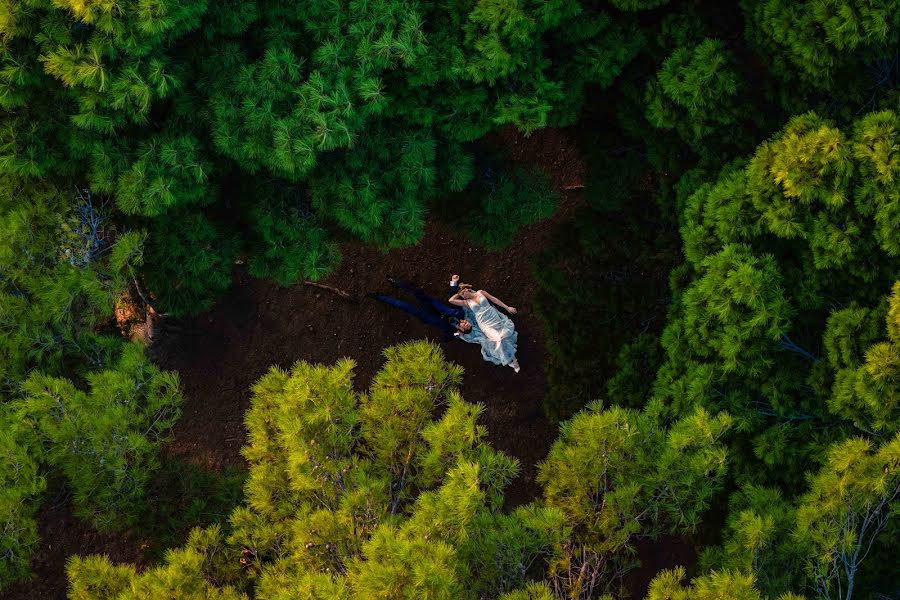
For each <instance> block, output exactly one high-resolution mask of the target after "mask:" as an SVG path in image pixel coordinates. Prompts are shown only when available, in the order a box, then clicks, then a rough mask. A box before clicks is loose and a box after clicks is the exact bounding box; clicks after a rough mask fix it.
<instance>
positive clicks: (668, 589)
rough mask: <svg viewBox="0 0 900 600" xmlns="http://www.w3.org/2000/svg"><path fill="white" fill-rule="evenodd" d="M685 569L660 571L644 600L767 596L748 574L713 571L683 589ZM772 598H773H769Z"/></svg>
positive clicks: (756, 599)
mask: <svg viewBox="0 0 900 600" xmlns="http://www.w3.org/2000/svg"><path fill="white" fill-rule="evenodd" d="M684 574H685V571H684V568H683V567H677V568H675V569H672V570H670V571H662V572H660V573H659V574H658V575H657V576H656V577H654V579H653V581H652V582H651V583H650V589H649V590H647V595H646V597H645V598H646V600H764V599H765V598H766V597H767V596H764V595H763V594H761V593H760V592H759V591H758V590H757V589H756V588H755V587H754V583H755V581H754V576H753V574H752V573H751V572H741V571H718V572H717V571H713V572H712V573H710V574H709V575H703V576H701V577H697V578H695V579H692V580H691V582H690V584H689V585H688V586H687V587H685V586H684V584H683V583H682V580H683V579H684ZM771 597H772V598H774V596H771ZM778 600H803V596H798V595H796V594H792V593H786V594H782V595H780V596H778Z"/></svg>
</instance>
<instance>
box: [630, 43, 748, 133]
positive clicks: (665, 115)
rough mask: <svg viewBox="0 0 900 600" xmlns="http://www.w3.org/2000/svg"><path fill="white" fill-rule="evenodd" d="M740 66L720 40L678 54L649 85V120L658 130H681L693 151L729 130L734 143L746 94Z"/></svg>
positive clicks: (675, 53)
mask: <svg viewBox="0 0 900 600" xmlns="http://www.w3.org/2000/svg"><path fill="white" fill-rule="evenodd" d="M734 62H735V58H734V55H733V54H732V53H731V51H730V50H728V48H727V47H726V46H725V43H724V42H722V41H721V40H717V39H711V38H707V39H705V40H703V42H701V43H700V44H698V45H697V46H696V47H693V48H688V47H680V48H678V49H676V50H675V51H674V52H673V53H672V54H671V56H669V58H667V59H666V61H665V62H664V63H663V65H662V68H661V69H660V71H659V73H658V74H657V78H656V79H655V80H653V81H651V82H650V83H649V84H648V85H647V91H646V101H645V102H646V106H647V108H646V111H647V120H648V121H650V123H651V124H652V125H654V126H655V127H659V128H662V129H675V130H676V131H677V132H678V134H679V135H680V136H681V137H682V139H684V141H685V142H687V143H688V144H690V145H693V146H699V145H700V144H701V142H702V140H704V138H707V137H709V136H710V135H712V134H717V133H718V134H719V136H720V137H722V135H721V132H722V131H724V130H725V128H728V129H729V130H730V133H731V134H732V135H729V136H728V137H731V138H732V139H733V132H734V129H735V128H734V127H733V125H735V124H736V123H737V122H738V120H739V118H740V108H741V107H740V105H739V98H740V95H741V92H742V89H741V84H742V80H741V78H740V76H739V75H738V74H737V73H736V72H735V68H734Z"/></svg>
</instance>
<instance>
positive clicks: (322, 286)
mask: <svg viewBox="0 0 900 600" xmlns="http://www.w3.org/2000/svg"><path fill="white" fill-rule="evenodd" d="M303 283H305V284H306V285H311V286H313V287H317V288H319V289H323V290H328V291H329V292H331V293H332V294H337V295H338V296H340V297H341V298H346V299H347V300H353V296H351V295H350V293H349V292H345V291H344V290H342V289H338V288H336V287H333V286H330V285H325V284H324V283H316V282H315V281H309V280H307V281H304V282H303Z"/></svg>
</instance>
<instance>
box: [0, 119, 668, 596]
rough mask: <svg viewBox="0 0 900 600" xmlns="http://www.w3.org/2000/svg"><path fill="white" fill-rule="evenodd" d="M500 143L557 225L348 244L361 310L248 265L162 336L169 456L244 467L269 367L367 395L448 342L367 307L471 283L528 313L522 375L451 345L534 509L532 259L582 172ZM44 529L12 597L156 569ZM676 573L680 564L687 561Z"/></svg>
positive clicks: (137, 554) (507, 139)
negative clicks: (409, 285) (343, 364)
mask: <svg viewBox="0 0 900 600" xmlns="http://www.w3.org/2000/svg"><path fill="white" fill-rule="evenodd" d="M490 140H491V141H492V142H493V143H496V144H498V145H502V146H503V147H504V148H505V149H506V150H507V152H508V154H509V155H510V157H511V159H512V160H514V161H515V162H517V163H519V164H521V165H523V166H526V167H528V168H543V169H545V170H546V171H547V172H548V173H549V174H550V175H551V177H552V179H553V181H554V183H555V185H556V186H557V187H558V188H560V189H562V190H564V200H563V203H562V206H561V207H560V210H559V211H558V213H557V215H556V216H555V217H554V219H552V220H551V221H547V222H544V223H540V224H537V225H534V226H532V227H529V228H526V229H525V230H524V231H522V232H521V234H520V235H519V236H518V237H517V239H516V240H515V242H514V243H513V244H512V245H511V246H510V247H509V248H507V249H506V250H503V251H500V252H487V251H485V250H483V249H481V248H479V247H476V246H474V245H473V244H471V243H469V242H468V241H466V239H465V238H464V237H463V236H462V235H460V234H459V233H458V232H455V231H452V230H449V229H448V228H446V227H445V226H443V225H440V224H438V223H430V224H429V225H428V227H427V229H426V233H425V237H424V239H423V240H422V242H421V243H420V244H419V245H417V246H415V247H412V248H406V249H402V250H395V251H391V252H388V253H386V254H384V253H380V252H379V251H378V250H376V249H373V248H370V247H367V246H364V245H362V244H359V243H349V244H345V245H344V246H343V247H342V254H343V261H342V264H341V266H340V268H339V269H338V270H337V271H336V272H335V273H333V274H332V275H331V276H330V277H328V278H327V279H326V280H324V281H323V282H322V283H325V284H328V285H331V286H334V287H337V288H340V289H343V290H346V291H348V292H350V294H351V295H352V296H353V299H352V300H347V299H344V298H341V297H340V296H338V295H336V294H333V293H331V292H329V291H326V290H323V289H319V288H315V287H310V286H305V285H296V286H293V287H291V288H280V287H278V286H277V285H275V284H274V283H272V282H269V281H261V280H256V279H253V278H251V277H249V275H247V273H246V271H245V270H244V269H243V268H242V267H238V268H237V269H236V270H235V278H234V285H233V288H232V289H231V291H230V293H229V294H228V296H227V297H226V298H224V299H223V300H222V301H221V302H220V303H219V304H218V306H217V307H216V308H215V309H214V310H212V311H211V312H209V313H206V314H203V315H201V316H199V317H196V318H192V319H188V320H184V321H179V322H171V321H169V322H165V323H163V324H162V326H161V327H160V331H159V332H158V333H157V337H156V342H155V344H154V346H153V349H152V353H153V356H154V357H155V360H156V361H157V362H158V363H159V364H160V366H162V367H163V368H166V369H172V370H175V371H177V372H178V373H179V374H180V377H181V382H182V386H183V389H184V392H185V402H184V405H183V415H182V417H181V419H180V420H179V422H178V424H177V425H176V426H175V430H174V436H173V441H172V442H171V443H170V444H168V446H167V447H166V448H165V450H164V452H165V453H166V454H167V455H168V456H169V457H170V458H176V459H181V460H185V461H188V462H192V463H195V464H198V465H201V466H204V467H208V468H211V469H214V470H220V469H222V468H223V467H225V466H228V465H237V466H241V465H244V462H243V458H242V457H241V455H240V452H239V451H240V448H241V446H242V445H243V444H244V441H245V430H244V425H243V418H244V412H245V411H246V410H247V408H248V406H249V402H250V387H251V385H252V384H253V383H254V382H255V381H256V380H257V379H258V378H259V377H260V376H261V375H263V374H264V373H265V372H266V370H268V369H269V367H271V366H272V365H280V366H282V367H289V366H290V365H291V364H293V363H294V362H295V361H297V360H306V361H310V362H319V363H324V364H331V363H334V362H335V361H336V360H338V359H339V358H342V357H346V356H349V357H352V358H353V359H354V360H355V361H356V362H357V368H356V379H355V382H356V386H357V388H359V389H365V388H366V387H367V386H368V384H369V382H370V381H371V379H372V377H373V376H374V375H375V373H376V372H377V371H378V369H380V368H381V366H382V363H383V357H382V350H383V349H384V348H385V347H387V346H390V345H393V344H397V343H401V342H404V341H408V340H414V339H422V338H429V339H436V331H434V330H432V329H431V328H429V327H427V326H425V325H422V324H421V323H419V322H418V321H417V320H415V319H414V318H412V317H408V316H407V315H405V314H404V313H401V312H400V311H397V310H395V309H392V308H391V307H388V306H385V305H383V304H380V303H378V302H375V301H373V300H369V299H366V298H365V297H364V295H365V294H366V293H367V292H370V291H378V292H384V293H394V290H393V288H392V287H391V286H390V284H388V283H387V281H386V276H387V275H389V274H390V275H395V276H397V277H401V278H405V279H408V280H410V281H413V282H416V283H418V284H420V285H421V286H422V287H424V288H425V289H426V290H427V291H429V292H431V293H433V294H434V295H437V296H445V295H446V293H447V292H446V290H447V281H448V279H449V276H450V274H451V273H460V274H461V275H462V278H463V280H464V281H467V282H470V283H472V284H473V285H475V286H476V287H482V288H485V289H487V290H489V291H490V292H491V293H493V294H494V295H496V296H498V297H499V298H501V299H503V300H504V301H505V302H507V303H509V304H511V305H512V306H515V307H517V308H518V314H517V315H516V316H515V317H514V320H515V323H516V327H517V329H518V331H519V352H518V356H519V360H520V363H521V365H522V371H521V373H519V374H516V373H514V372H513V371H512V369H510V368H504V367H498V366H495V365H492V364H489V363H486V362H484V361H483V360H482V359H481V355H480V352H479V350H478V348H477V347H476V346H472V345H470V344H465V343H463V342H458V341H453V342H450V343H446V344H444V346H443V347H444V350H445V353H446V355H447V357H448V358H449V359H450V360H452V361H453V362H456V363H458V364H460V365H462V366H463V368H464V369H465V375H464V378H463V389H462V391H463V396H464V397H465V398H466V399H468V400H469V401H472V402H481V403H483V404H484V405H485V407H486V409H485V412H484V414H483V417H482V419H481V423H482V424H483V425H485V426H486V427H487V430H488V432H489V440H490V442H491V443H492V444H493V446H494V447H495V448H497V449H500V450H503V451H504V452H507V453H508V454H510V455H512V456H515V457H517V458H518V459H519V460H520V462H521V465H522V472H521V475H520V476H519V478H518V479H517V480H516V481H514V482H513V483H512V485H511V486H510V488H509V490H508V491H507V501H508V503H509V504H510V505H518V504H521V503H525V502H527V501H529V500H531V499H533V498H535V497H536V496H537V495H538V493H539V486H538V485H537V484H536V482H535V474H536V465H537V463H538V462H540V461H541V460H542V459H543V458H544V457H545V456H546V454H547V451H548V449H549V447H550V445H551V443H552V442H553V440H554V438H555V437H556V433H557V428H556V427H555V426H554V425H553V424H551V423H550V422H548V421H547V419H546V418H545V416H544V415H543V412H542V400H543V397H544V395H545V391H546V377H545V373H544V364H545V362H546V355H545V350H544V345H543V332H542V330H541V325H540V323H539V321H538V319H537V317H536V315H535V314H534V312H533V311H532V306H531V294H532V293H533V290H534V279H533V277H532V273H531V260H530V259H531V257H532V256H533V255H534V254H535V253H537V252H539V251H540V250H541V248H542V247H543V246H544V244H545V242H546V240H547V239H548V236H549V235H550V234H551V232H552V230H553V228H554V225H555V223H558V222H560V221H562V220H564V219H566V218H569V217H571V215H572V213H573V212H574V209H575V208H576V207H577V206H578V204H579V203H580V202H581V192H580V186H581V184H582V183H583V178H584V165H583V163H582V161H581V159H580V157H579V154H578V151H577V148H576V147H575V145H574V144H573V143H572V141H571V138H570V137H569V135H568V134H567V133H566V132H564V131H558V130H545V131H539V132H536V133H535V134H534V135H532V136H531V137H529V138H524V137H522V136H520V135H519V134H517V133H516V132H515V131H514V130H511V129H506V130H502V131H500V132H498V133H496V134H494V135H493V136H491V138H490ZM39 522H40V535H41V544H40V547H39V549H38V551H37V553H36V554H35V556H34V559H33V561H32V563H33V570H34V571H35V573H36V578H35V579H34V580H32V581H30V582H26V583H23V584H20V585H17V586H13V587H12V588H11V589H9V590H7V592H6V593H5V594H2V597H3V598H10V599H12V598H64V597H65V586H66V581H65V573H64V565H65V560H66V558H67V557H68V556H69V555H71V554H73V553H79V554H91V553H106V554H109V555H110V557H111V558H112V559H113V561H115V562H130V563H133V564H138V565H140V564H142V563H143V562H144V557H143V554H142V546H146V544H145V541H143V540H141V539H140V538H139V536H138V535H136V534H134V533H124V534H120V535H117V536H110V535H101V534H98V533H97V532H95V531H94V530H93V529H92V528H91V527H90V526H88V525H86V524H85V523H83V522H81V521H79V520H78V519H76V518H75V517H74V516H73V515H72V512H71V506H70V505H69V504H68V503H66V502H62V503H57V505H56V506H54V507H49V508H45V509H44V510H42V511H41V513H40V514H39ZM657 550H660V551H661V550H663V549H662V548H658V549H657ZM642 554H643V553H642ZM678 554H679V555H681V556H682V557H683V556H684V553H683V552H679V553H678ZM651 561H652V560H651ZM652 562H655V561H652ZM664 562H666V563H667V564H666V565H664V566H671V564H677V563H678V562H679V561H676V562H675V563H671V562H670V561H669V560H666V561H664ZM680 562H682V563H683V562H684V561H683V560H682V561H680ZM644 585H646V584H644ZM641 587H642V586H640V585H638V587H637V588H636V589H641Z"/></svg>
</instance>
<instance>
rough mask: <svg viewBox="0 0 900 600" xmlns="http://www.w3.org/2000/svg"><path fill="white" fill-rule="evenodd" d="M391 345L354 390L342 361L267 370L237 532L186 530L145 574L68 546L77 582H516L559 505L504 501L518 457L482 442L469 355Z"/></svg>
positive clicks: (287, 586)
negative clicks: (469, 393)
mask: <svg viewBox="0 0 900 600" xmlns="http://www.w3.org/2000/svg"><path fill="white" fill-rule="evenodd" d="M385 356H386V358H387V362H386V364H385V366H384V368H383V369H382V370H381V371H380V372H379V373H378V374H377V375H376V377H375V379H374V381H373V383H372V386H371V387H370V389H369V392H368V393H367V394H363V395H358V394H357V393H356V392H354V390H353V386H352V372H353V367H354V364H353V362H352V361H350V360H342V361H339V362H338V363H337V364H336V365H335V366H333V367H324V366H321V365H310V364H308V363H304V362H298V363H297V364H296V365H294V367H293V368H292V369H291V370H290V371H282V370H280V369H277V368H273V369H271V370H270V371H269V373H267V374H266V375H265V376H263V377H262V378H261V379H260V380H259V381H258V382H257V383H256V385H255V386H254V388H253V400H252V404H251V408H250V410H249V412H248V413H247V415H246V423H247V427H248V430H249V435H248V445H247V446H246V447H245V448H244V450H243V454H244V456H245V457H246V458H247V460H248V462H249V463H250V474H249V477H248V479H247V483H246V485H245V488H244V494H245V506H242V507H239V508H236V509H235V510H234V511H233V512H232V515H231V519H230V533H229V534H228V535H227V536H226V535H225V534H223V532H222V531H221V530H220V529H219V528H218V527H216V526H213V527H210V528H207V529H195V530H194V531H193V532H192V533H191V534H190V537H189V539H188V542H187V544H186V545H185V546H184V547H182V548H181V549H178V550H173V551H170V552H169V553H168V554H167V555H166V560H165V562H164V563H163V564H161V565H159V566H157V567H154V568H151V569H148V570H146V571H144V572H142V573H140V574H138V573H137V572H136V571H135V570H134V569H133V568H131V567H113V566H112V565H111V564H110V562H109V561H108V559H106V558H97V557H88V558H74V559H72V560H71V561H70V564H69V567H68V573H69V577H70V582H71V588H70V589H71V590H72V592H71V595H72V597H74V598H88V597H91V598H97V597H104V598H125V597H132V595H131V594H133V595H134V596H136V597H161V596H164V597H196V596H197V595H202V596H203V597H207V598H238V597H245V596H243V595H242V590H243V591H249V590H251V589H252V595H253V596H254V597H260V598H262V597H271V598H287V597H288V596H291V597H296V596H297V594H299V595H300V596H301V597H308V598H324V597H338V598H350V597H354V598H384V597H392V598H399V597H406V598H419V597H423V596H427V597H434V598H469V597H471V598H477V597H481V596H483V595H485V594H490V595H499V594H501V593H504V592H506V591H509V590H512V589H514V588H516V587H519V586H521V585H523V584H524V583H525V581H526V577H527V576H528V569H527V566H523V565H527V564H529V563H530V562H532V561H534V560H535V559H537V558H539V557H540V556H542V555H545V554H546V553H547V552H548V551H549V550H550V548H551V547H552V545H553V544H554V543H555V541H556V538H557V536H558V534H557V533H555V532H557V531H559V530H560V529H561V527H562V522H561V518H562V516H561V514H560V513H559V512H558V511H556V510H553V509H551V508H543V507H539V506H529V507H523V508H520V509H517V510H515V511H514V512H512V513H503V512H501V507H502V505H503V488H504V487H506V485H507V484H508V483H509V482H510V481H511V479H512V478H513V477H514V476H515V474H516V472H517V470H518V465H517V463H516V461H515V460H513V459H511V458H509V457H507V456H505V455H503V454H501V453H499V452H497V451H495V450H493V449H491V448H490V446H488V445H487V444H486V443H485V441H484V437H485V435H486V431H485V430H484V428H483V427H481V426H479V425H478V424H477V418H478V415H479V413H480V412H481V410H482V407H481V406H480V405H473V404H468V403H466V402H465V401H463V400H462V398H461V397H460V394H459V390H458V386H459V382H460V378H461V375H462V370H461V369H460V368H459V367H457V366H455V365H452V364H450V363H447V362H446V361H445V360H444V358H443V355H442V354H441V352H440V350H439V349H438V348H437V347H436V346H434V345H431V344H428V343H425V342H415V343H409V344H404V345H402V346H396V347H393V348H389V349H387V350H386V351H385ZM438 405H445V406H446V410H445V411H444V412H443V414H442V415H441V416H435V407H436V406H438ZM242 551H243V552H242ZM241 557H243V558H244V559H245V561H246V564H245V565H244V567H243V568H242V567H241V564H240V562H239V560H238V559H240V558H241ZM131 590H133V592H132V591H131Z"/></svg>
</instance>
